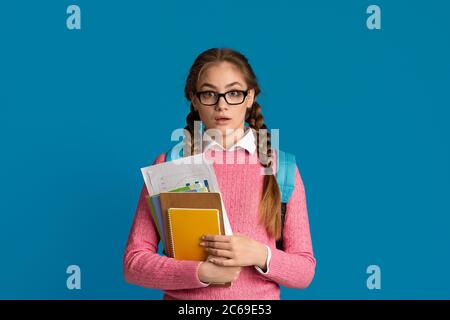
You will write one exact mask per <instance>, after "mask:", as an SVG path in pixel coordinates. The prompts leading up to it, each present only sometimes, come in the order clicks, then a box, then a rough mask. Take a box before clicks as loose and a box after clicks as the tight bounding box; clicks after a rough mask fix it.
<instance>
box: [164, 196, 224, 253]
mask: <svg viewBox="0 0 450 320" xmlns="http://www.w3.org/2000/svg"><path fill="white" fill-rule="evenodd" d="M159 199H160V203H161V212H162V216H163V217H162V218H163V228H164V230H165V235H166V237H165V238H166V244H168V243H169V241H170V239H169V232H168V229H169V223H168V211H169V208H196V209H217V210H219V216H220V227H221V229H220V230H221V232H222V233H221V234H222V235H224V234H225V227H224V221H223V212H222V202H221V196H220V193H219V192H161V193H160V194H159ZM166 252H167V256H169V257H172V258H173V252H172V250H171V248H170V246H167V248H166Z"/></svg>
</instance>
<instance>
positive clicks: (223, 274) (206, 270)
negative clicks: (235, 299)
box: [198, 257, 242, 283]
mask: <svg viewBox="0 0 450 320" xmlns="http://www.w3.org/2000/svg"><path fill="white" fill-rule="evenodd" d="M208 258H209V257H208ZM217 259H224V258H220V257H217ZM241 269H242V268H241V267H222V266H218V265H216V264H214V263H212V262H209V261H208V260H206V261H203V262H202V263H201V264H200V267H199V268H198V278H199V279H200V281H202V282H206V283H224V282H233V281H235V280H237V278H238V277H239V274H240V273H241Z"/></svg>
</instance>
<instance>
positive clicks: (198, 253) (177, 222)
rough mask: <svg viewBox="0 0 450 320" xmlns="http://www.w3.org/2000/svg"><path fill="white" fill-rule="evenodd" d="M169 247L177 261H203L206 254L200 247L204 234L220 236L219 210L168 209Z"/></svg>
mask: <svg viewBox="0 0 450 320" xmlns="http://www.w3.org/2000/svg"><path fill="white" fill-rule="evenodd" d="M168 222H169V230H168V231H169V238H170V241H169V246H170V249H171V252H172V253H173V258H174V259H177V260H196V261H205V260H206V259H207V257H208V253H207V252H206V251H205V249H204V248H203V247H202V246H200V241H201V239H200V238H201V236H202V235H204V234H222V232H221V228H220V217H219V210H217V209H193V208H169V210H168Z"/></svg>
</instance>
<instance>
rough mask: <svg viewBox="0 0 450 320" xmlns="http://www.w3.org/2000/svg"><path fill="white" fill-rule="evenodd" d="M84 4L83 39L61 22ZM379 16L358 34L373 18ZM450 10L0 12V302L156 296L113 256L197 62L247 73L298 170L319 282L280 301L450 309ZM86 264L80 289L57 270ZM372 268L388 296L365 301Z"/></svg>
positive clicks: (102, 7) (305, 4)
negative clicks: (241, 60)
mask: <svg viewBox="0 0 450 320" xmlns="http://www.w3.org/2000/svg"><path fill="white" fill-rule="evenodd" d="M70 4H77V5H79V6H80V8H81V24H82V29H81V30H74V31H70V30H68V29H67V27H66V18H67V16H68V15H67V14H66V9H67V7H68V6H69V5H70ZM370 4H377V5H379V6H380V7H381V10H382V16H381V17H382V22H381V23H382V29H381V30H373V31H371V30H368V29H367V27H366V19H367V17H368V15H367V14H366V8H367V7H368V5H370ZM449 12H450V5H449V3H448V1H444V0H442V1H406V0H404V1H380V0H376V1H360V0H358V1H357V0H355V1H323V0H322V1H301V2H300V1H275V2H274V1H132V2H130V1H81V0H77V1H74V2H68V1H56V0H55V1H2V2H1V4H0V43H1V44H0V141H1V151H0V152H1V157H0V178H1V185H0V195H1V201H0V214H1V216H0V226H1V227H0V228H1V229H0V246H1V253H0V257H1V258H0V259H1V260H0V298H3V299H5V298H6V299H9V298H22V299H35V298H39V299H80V298H82V299H131V298H138V299H153V298H155V299H160V298H161V297H162V293H161V292H160V291H158V290H152V289H145V288H141V287H137V286H133V285H130V284H127V283H126V282H125V281H124V279H123V275H122V255H123V250H124V247H125V243H126V240H127V237H128V232H129V228H130V225H131V222H132V219H133V216H134V212H135V209H136V205H137V200H138V196H139V192H140V189H141V187H142V184H143V179H142V176H141V173H140V168H141V167H143V166H146V165H149V164H151V162H152V161H153V160H154V158H155V157H156V156H157V155H158V154H159V153H161V152H163V151H165V150H166V149H167V148H168V147H169V146H170V145H172V142H171V141H170V134H171V132H172V130H173V129H175V128H180V127H184V125H185V117H186V115H187V112H188V103H187V101H186V100H185V99H184V96H183V88H184V81H185V78H186V76H187V72H188V70H189V67H190V66H191V64H192V63H193V61H194V59H195V57H196V56H197V55H198V54H199V53H200V52H202V51H203V50H205V49H207V48H210V47H232V48H235V49H237V50H239V51H242V52H243V53H244V54H245V55H247V57H248V58H249V60H250V63H251V64H252V66H253V68H254V70H255V72H256V74H257V76H258V78H259V80H260V84H261V87H262V94H261V95H260V97H259V101H260V103H261V104H262V107H263V113H264V116H265V119H266V123H267V124H268V126H269V128H279V129H280V140H281V142H280V148H281V149H283V150H286V151H288V152H292V153H294V154H295V155H296V156H297V164H298V166H299V168H300V171H301V174H302V177H303V180H304V183H305V188H306V192H307V206H308V211H309V218H310V223H311V232H312V238H313V246H314V251H315V255H316V258H317V269H316V276H315V278H314V281H313V283H312V284H311V286H310V287H309V288H308V289H306V290H297V289H286V288H283V290H282V298H283V299H381V298H384V299H394V298H402V299H417V298H438V299H440V298H447V299H448V298H450V276H449V271H448V270H449V269H450V253H449V252H450V250H449V244H450V235H449V225H450V205H449V200H448V199H449V195H450V172H449V171H450V170H449V169H450V139H449V137H450V132H449V131H450V129H449V127H450V126H449V125H448V123H449V117H450V112H449V107H450V99H449V94H448V89H449V85H450V62H449V57H450V24H449V22H448V14H449ZM71 264H76V265H79V266H80V267H81V272H82V280H81V285H82V289H81V290H78V291H77V290H72V291H71V290H68V289H67V288H66V279H67V277H68V275H67V274H66V268H67V266H68V265H71ZM371 264H376V265H379V266H380V267H381V285H382V288H381V290H368V289H367V287H366V279H367V277H368V275H367V274H366V268H367V266H369V265H371Z"/></svg>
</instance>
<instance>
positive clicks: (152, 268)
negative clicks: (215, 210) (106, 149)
mask: <svg viewBox="0 0 450 320" xmlns="http://www.w3.org/2000/svg"><path fill="white" fill-rule="evenodd" d="M211 152H216V154H215V155H214V157H215V159H217V156H218V155H219V156H221V157H222V160H223V161H221V163H218V162H219V161H216V162H215V163H214V164H213V167H214V171H215V173H216V177H217V181H218V184H219V187H220V191H221V193H222V197H223V202H224V205H225V207H226V210H227V214H228V218H229V220H230V224H231V227H232V229H233V232H234V233H241V234H245V235H247V236H248V237H250V238H252V239H254V240H257V241H259V242H261V243H263V244H266V245H268V246H269V247H270V248H271V251H272V257H271V260H270V265H269V272H268V273H267V274H265V275H264V274H262V273H259V272H258V271H257V270H256V269H255V268H254V267H244V268H242V271H241V273H240V275H239V278H238V279H237V280H236V281H234V282H233V284H232V286H231V287H229V288H220V287H207V286H206V285H205V284H203V283H202V282H200V280H199V278H198V273H197V271H198V267H199V265H200V262H199V261H187V260H175V259H172V258H168V257H166V256H160V255H159V254H158V253H157V249H158V242H159V240H160V239H159V235H158V231H157V229H156V226H155V224H154V223H153V220H152V217H151V213H150V211H149V210H150V209H149V206H148V202H147V200H146V199H147V197H148V193H147V190H146V188H145V186H144V187H142V191H141V194H140V198H139V202H138V206H137V209H136V214H135V217H134V221H133V224H132V227H131V231H130V234H129V238H128V242H127V246H126V249H125V254H124V261H123V266H124V275H125V279H126V281H127V282H129V283H132V284H136V285H140V286H143V287H148V288H158V289H161V290H164V293H165V294H164V299H166V300H170V299H185V300H187V299H198V300H202V299H208V300H216V299H226V300H230V299H238V300H243V299H271V300H274V299H280V287H279V285H283V286H286V287H292V288H306V287H307V286H308V285H309V284H310V282H311V281H312V279H313V277H314V272H315V266H316V260H315V258H314V255H313V249H312V243H311V236H310V230H309V221H308V212H307V208H306V197H305V188H304V185H303V181H302V178H301V176H300V173H299V169H298V167H297V168H296V174H295V175H296V177H295V189H294V192H293V194H292V196H291V199H290V201H289V203H288V204H287V209H286V218H285V225H284V229H283V234H284V237H283V245H284V251H281V250H278V249H276V246H275V240H274V239H273V238H271V237H269V235H268V234H267V232H266V230H265V228H264V226H263V225H261V224H259V223H258V212H257V210H258V204H259V200H260V199H261V195H262V188H263V179H264V175H262V174H261V171H260V169H261V168H262V166H261V164H260V163H259V161H257V152H255V153H254V154H253V155H252V154H250V153H249V152H248V151H246V150H244V149H237V150H233V151H217V150H215V151H213V150H207V151H205V155H206V156H210V155H211V154H209V155H208V153H211ZM238 153H241V154H240V155H238ZM242 153H244V154H242ZM236 156H238V157H243V158H245V164H238V163H237V161H234V163H233V164H230V163H229V161H228V162H227V161H226V159H227V157H228V159H230V158H233V157H236ZM253 157H256V158H253ZM252 158H253V159H252ZM235 159H236V158H235ZM238 159H240V158H238ZM255 160H256V161H255ZM164 161H165V154H161V155H159V156H158V157H157V159H156V160H155V162H154V164H156V163H161V162H164ZM275 165H276V164H275Z"/></svg>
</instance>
